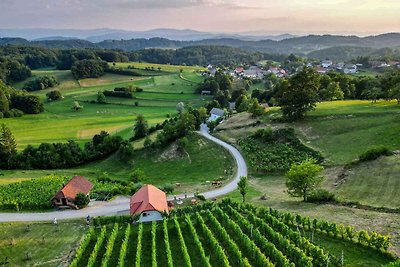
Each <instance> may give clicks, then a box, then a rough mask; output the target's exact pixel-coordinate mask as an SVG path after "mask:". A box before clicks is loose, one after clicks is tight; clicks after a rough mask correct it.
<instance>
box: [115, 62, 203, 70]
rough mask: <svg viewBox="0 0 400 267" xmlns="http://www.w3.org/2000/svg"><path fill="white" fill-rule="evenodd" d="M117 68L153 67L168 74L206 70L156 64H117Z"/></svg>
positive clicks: (195, 67) (198, 67) (194, 67)
mask: <svg viewBox="0 0 400 267" xmlns="http://www.w3.org/2000/svg"><path fill="white" fill-rule="evenodd" d="M115 66H116V67H118V68H128V66H133V67H135V68H137V69H145V68H146V67H147V68H148V67H150V68H151V67H153V68H154V69H155V70H158V68H161V71H167V72H179V71H180V70H181V69H182V70H183V71H200V70H205V68H204V67H201V66H180V65H166V64H155V63H147V62H117V63H115Z"/></svg>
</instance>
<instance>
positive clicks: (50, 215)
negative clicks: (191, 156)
mask: <svg viewBox="0 0 400 267" xmlns="http://www.w3.org/2000/svg"><path fill="white" fill-rule="evenodd" d="M198 133H199V134H200V135H202V136H203V137H205V138H207V139H209V140H211V141H213V142H214V143H216V144H218V145H220V146H222V147H224V148H225V149H226V150H228V151H229V152H230V153H231V155H232V156H233V158H234V159H235V161H236V166H237V171H236V174H235V177H234V179H233V180H231V181H230V182H229V183H228V184H226V185H224V186H222V187H220V188H218V189H215V190H211V191H207V192H203V193H201V194H202V195H203V196H204V197H205V198H207V199H210V198H211V199H212V198H215V197H219V196H222V195H225V194H228V193H230V192H232V191H234V190H235V189H236V188H237V183H238V182H239V179H240V177H241V176H247V165H246V162H245V160H244V158H243V156H242V155H241V154H240V152H239V151H238V150H237V149H236V148H235V147H233V146H231V145H229V144H227V143H225V142H223V141H221V140H220V139H218V138H216V137H214V136H212V135H210V134H209V131H208V128H207V126H206V125H205V124H202V125H201V127H200V131H199V132H198ZM211 160H212V159H211ZM193 196H194V194H193V193H191V194H187V197H189V198H190V197H193ZM184 197H185V195H177V196H176V198H184ZM173 199H174V196H168V200H173ZM128 213H129V197H126V196H120V197H117V198H115V199H114V200H112V201H109V202H104V201H94V202H91V203H90V204H89V206H88V207H86V208H85V209H82V210H63V211H50V212H30V213H0V222H31V221H52V220H53V219H54V218H57V220H66V219H74V218H75V219H76V218H85V217H86V216H87V215H90V216H91V217H95V216H112V215H121V214H128Z"/></svg>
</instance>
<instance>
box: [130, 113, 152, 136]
mask: <svg viewBox="0 0 400 267" xmlns="http://www.w3.org/2000/svg"><path fill="white" fill-rule="evenodd" d="M148 128H149V125H148V123H147V121H146V120H145V118H144V116H143V115H142V114H139V115H138V116H137V117H136V120H135V125H134V127H133V132H134V137H135V138H142V137H145V136H146V135H147V132H148Z"/></svg>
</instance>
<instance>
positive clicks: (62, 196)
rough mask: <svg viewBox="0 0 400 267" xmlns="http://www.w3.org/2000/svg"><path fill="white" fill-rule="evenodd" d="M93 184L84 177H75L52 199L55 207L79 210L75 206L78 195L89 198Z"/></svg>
mask: <svg viewBox="0 0 400 267" xmlns="http://www.w3.org/2000/svg"><path fill="white" fill-rule="evenodd" d="M92 188H93V184H92V183H91V182H89V181H88V180H87V179H86V178H85V177H83V176H74V177H72V179H71V180H69V182H68V183H67V184H66V185H64V187H63V188H62V189H61V190H60V191H58V193H57V194H56V195H55V196H54V197H53V198H52V199H51V201H52V202H53V205H54V206H56V207H59V208H63V207H70V208H74V209H78V206H77V205H75V198H76V195H77V194H79V193H82V194H84V195H85V196H88V195H89V193H90V190H92Z"/></svg>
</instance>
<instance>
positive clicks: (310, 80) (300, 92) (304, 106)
mask: <svg viewBox="0 0 400 267" xmlns="http://www.w3.org/2000/svg"><path fill="white" fill-rule="evenodd" d="M318 89H319V75H318V74H317V73H316V72H315V71H314V70H313V69H311V68H304V69H303V70H302V71H300V72H298V73H297V74H295V75H293V76H292V77H291V78H290V79H289V84H288V86H282V87H281V90H282V91H281V92H280V97H279V99H278V103H279V105H280V106H281V109H282V113H283V116H284V117H285V119H287V120H288V121H295V120H299V119H302V118H304V116H305V115H306V113H307V111H310V110H313V109H315V106H316V103H317V100H318Z"/></svg>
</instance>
